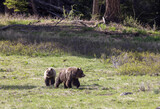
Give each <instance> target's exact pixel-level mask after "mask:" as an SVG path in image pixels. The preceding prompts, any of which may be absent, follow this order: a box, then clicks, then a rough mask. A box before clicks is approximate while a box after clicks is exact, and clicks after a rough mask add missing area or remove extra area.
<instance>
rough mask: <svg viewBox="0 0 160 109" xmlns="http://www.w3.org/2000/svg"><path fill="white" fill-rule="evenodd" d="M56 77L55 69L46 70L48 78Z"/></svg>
mask: <svg viewBox="0 0 160 109" xmlns="http://www.w3.org/2000/svg"><path fill="white" fill-rule="evenodd" d="M54 75H55V70H54V69H53V68H48V69H47V70H46V76H47V77H52V76H54Z"/></svg>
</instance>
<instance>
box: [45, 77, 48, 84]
mask: <svg viewBox="0 0 160 109" xmlns="http://www.w3.org/2000/svg"><path fill="white" fill-rule="evenodd" d="M45 84H46V86H49V78H46V79H45Z"/></svg>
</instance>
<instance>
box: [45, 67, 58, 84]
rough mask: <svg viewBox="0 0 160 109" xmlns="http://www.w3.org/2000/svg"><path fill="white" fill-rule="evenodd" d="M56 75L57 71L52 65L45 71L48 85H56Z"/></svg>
mask: <svg viewBox="0 0 160 109" xmlns="http://www.w3.org/2000/svg"><path fill="white" fill-rule="evenodd" d="M55 77H56V71H55V70H54V69H53V68H52V67H50V68H47V70H46V71H45V72H44V79H45V84H46V86H50V85H54V83H55Z"/></svg>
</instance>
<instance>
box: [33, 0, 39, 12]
mask: <svg viewBox="0 0 160 109" xmlns="http://www.w3.org/2000/svg"><path fill="white" fill-rule="evenodd" d="M31 6H32V10H33V13H34V15H38V12H37V8H36V6H35V3H34V0H31Z"/></svg>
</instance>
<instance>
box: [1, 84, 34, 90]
mask: <svg viewBox="0 0 160 109" xmlns="http://www.w3.org/2000/svg"><path fill="white" fill-rule="evenodd" d="M0 88H1V89H4V90H10V89H13V90H14V89H18V90H23V89H33V88H36V86H33V85H2V86H0Z"/></svg>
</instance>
